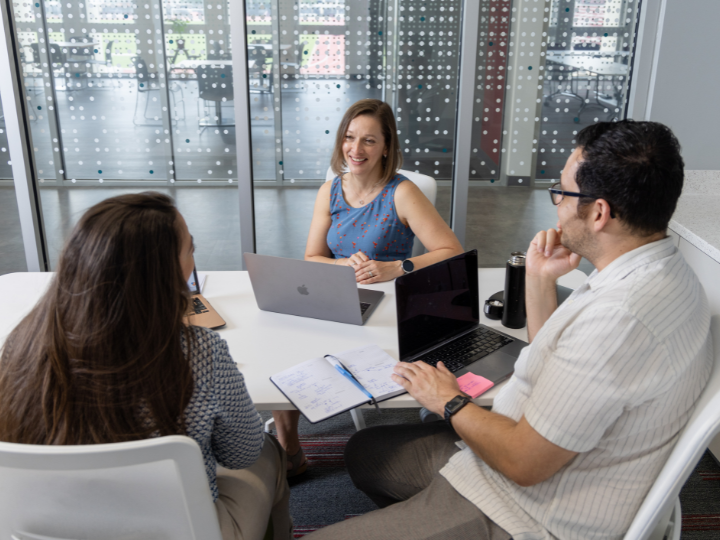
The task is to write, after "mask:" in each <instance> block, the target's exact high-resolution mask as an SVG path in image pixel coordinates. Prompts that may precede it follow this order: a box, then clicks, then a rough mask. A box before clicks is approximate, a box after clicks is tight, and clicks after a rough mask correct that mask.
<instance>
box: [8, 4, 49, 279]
mask: <svg viewBox="0 0 720 540" xmlns="http://www.w3.org/2000/svg"><path fill="white" fill-rule="evenodd" d="M0 4H1V5H0V17H2V21H1V23H2V24H0V32H2V36H0V97H1V98H2V106H3V113H4V115H5V129H6V130H7V138H8V147H9V150H10V160H11V162H12V172H13V179H14V184H15V197H16V199H17V203H18V213H19V215H20V229H21V231H22V237H23V245H24V247H25V261H26V263H27V268H28V271H30V272H44V271H47V270H48V269H49V267H48V257H47V245H46V241H45V231H44V229H43V222H42V203H41V200H40V193H39V191H38V187H37V175H36V172H37V168H36V167H35V161H34V159H33V153H32V148H33V147H32V140H31V138H30V128H29V125H28V111H27V104H26V103H25V99H24V96H23V90H22V86H21V83H20V74H21V72H22V69H21V64H20V51H19V49H18V46H19V44H18V42H17V41H16V39H15V25H14V21H13V19H12V6H11V0H4V1H2V2H1V3H0Z"/></svg>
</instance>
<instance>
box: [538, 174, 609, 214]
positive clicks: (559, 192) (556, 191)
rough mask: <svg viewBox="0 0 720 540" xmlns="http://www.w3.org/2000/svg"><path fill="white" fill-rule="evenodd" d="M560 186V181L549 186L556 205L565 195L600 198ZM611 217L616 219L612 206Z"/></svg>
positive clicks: (551, 197) (551, 198)
mask: <svg viewBox="0 0 720 540" xmlns="http://www.w3.org/2000/svg"><path fill="white" fill-rule="evenodd" d="M560 186H561V184H560V182H556V183H555V184H553V185H552V187H549V188H548V191H549V192H550V200H551V201H552V203H553V204H554V205H555V206H557V205H558V204H560V203H561V202H562V200H563V199H564V198H565V197H578V198H579V197H586V198H588V199H599V198H600V197H596V196H595V195H586V194H585V193H578V192H576V191H565V190H563V189H560ZM608 206H609V205H608ZM610 217H611V218H613V219H615V214H614V213H613V211H612V208H611V209H610Z"/></svg>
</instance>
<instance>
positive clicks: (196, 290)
mask: <svg viewBox="0 0 720 540" xmlns="http://www.w3.org/2000/svg"><path fill="white" fill-rule="evenodd" d="M187 284H188V289H190V294H200V282H199V281H198V275H197V269H195V268H194V267H193V273H192V275H191V276H190V279H188V282H187Z"/></svg>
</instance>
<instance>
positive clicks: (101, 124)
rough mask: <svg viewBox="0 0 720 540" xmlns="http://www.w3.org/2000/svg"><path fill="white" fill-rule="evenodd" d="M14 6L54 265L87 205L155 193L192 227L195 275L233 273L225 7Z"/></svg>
mask: <svg viewBox="0 0 720 540" xmlns="http://www.w3.org/2000/svg"><path fill="white" fill-rule="evenodd" d="M12 7H13V18H14V22H15V28H16V32H17V35H16V37H17V40H18V42H19V44H20V50H21V59H20V60H21V66H22V78H23V92H24V96H25V99H26V100H27V103H28V109H29V111H30V112H29V118H28V120H29V124H30V130H31V135H32V145H33V151H34V156H35V160H36V164H37V169H38V174H39V177H40V178H39V182H40V187H41V197H42V202H43V219H44V222H45V226H46V229H47V239H48V244H49V245H48V248H49V249H48V252H49V255H50V260H51V266H54V264H55V261H56V260H57V255H58V253H59V250H60V249H61V247H62V244H63V241H64V239H65V237H66V236H67V234H68V232H69V230H70V229H71V227H72V226H73V225H74V223H75V222H76V221H77V219H78V218H79V217H80V215H82V212H83V211H84V210H85V209H86V208H88V207H89V206H91V205H92V204H94V203H96V202H98V201H100V200H102V199H104V198H106V197H110V196H113V195H116V194H120V193H128V192H133V191H142V190H145V189H156V190H160V191H165V192H167V193H170V194H172V195H173V196H174V197H175V198H176V199H177V201H178V205H179V207H180V209H181V211H183V212H184V213H185V217H186V219H187V220H188V222H189V225H190V227H191V230H193V229H195V230H193V234H194V235H195V237H196V243H197V245H198V251H197V256H196V258H197V264H198V268H200V269H207V268H212V269H239V268H240V267H241V263H240V247H239V240H236V239H237V236H238V235H237V230H238V228H239V215H238V213H239V203H238V199H237V180H236V179H237V171H236V162H237V159H236V150H235V122H234V96H235V93H234V90H235V88H234V83H233V72H232V57H231V54H230V45H231V42H230V21H229V2H227V1H225V0H215V1H210V0H204V1H203V0H162V1H161V0H150V1H148V2H139V3H133V2H126V1H124V0H87V1H85V2H56V1H50V0H46V1H39V2H21V1H19V0H16V1H14V2H13V4H12ZM243 92H244V90H241V95H242V94H243ZM190 188H192V189H193V192H192V193H185V191H184V190H185V189H190ZM218 216H222V218H221V219H219V218H218Z"/></svg>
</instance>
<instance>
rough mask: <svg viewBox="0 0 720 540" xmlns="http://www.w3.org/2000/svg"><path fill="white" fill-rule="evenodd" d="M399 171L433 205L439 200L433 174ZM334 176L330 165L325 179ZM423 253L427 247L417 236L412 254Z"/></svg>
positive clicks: (327, 180)
mask: <svg viewBox="0 0 720 540" xmlns="http://www.w3.org/2000/svg"><path fill="white" fill-rule="evenodd" d="M398 173H399V174H402V175H403V176H405V177H407V179H408V180H410V181H412V183H413V184H415V185H416V186H417V187H419V188H420V191H422V192H423V195H425V196H426V197H427V198H428V200H429V201H430V202H431V203H432V205H433V206H435V201H436V200H437V182H436V181H435V179H434V178H433V177H432V176H427V175H425V174H420V173H416V172H410V171H406V170H404V169H400V170H398ZM334 178H335V173H334V172H333V170H332V168H331V167H328V170H327V173H326V174H325V181H326V182H329V181H330V180H333V179H334ZM423 253H425V247H424V246H423V245H422V243H421V242H420V240H418V239H417V238H415V243H414V244H413V250H412V255H411V256H412V257H417V256H418V255H422V254H423Z"/></svg>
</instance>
